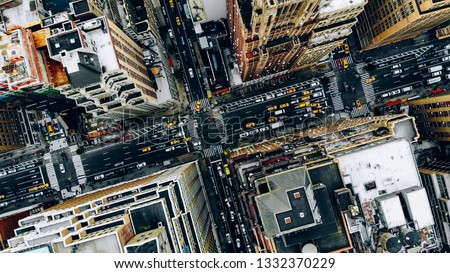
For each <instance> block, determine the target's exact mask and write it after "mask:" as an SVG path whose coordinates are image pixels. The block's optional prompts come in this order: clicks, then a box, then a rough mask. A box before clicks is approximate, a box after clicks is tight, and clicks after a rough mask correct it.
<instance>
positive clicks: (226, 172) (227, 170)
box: [223, 164, 231, 175]
mask: <svg viewBox="0 0 450 273" xmlns="http://www.w3.org/2000/svg"><path fill="white" fill-rule="evenodd" d="M223 167H224V169H225V174H226V175H230V173H231V172H230V168H228V164H223Z"/></svg>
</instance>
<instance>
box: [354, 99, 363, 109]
mask: <svg viewBox="0 0 450 273" xmlns="http://www.w3.org/2000/svg"><path fill="white" fill-rule="evenodd" d="M355 103H356V107H357V108H358V110H361V109H362V108H363V107H362V104H361V101H360V100H356V101H355Z"/></svg>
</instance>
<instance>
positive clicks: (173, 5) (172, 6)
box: [169, 0, 175, 9]
mask: <svg viewBox="0 0 450 273" xmlns="http://www.w3.org/2000/svg"><path fill="white" fill-rule="evenodd" d="M169 5H170V7H171V8H172V9H174V8H175V4H174V3H173V0H169Z"/></svg>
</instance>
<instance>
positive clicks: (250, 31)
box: [227, 0, 367, 81]
mask: <svg viewBox="0 0 450 273" xmlns="http://www.w3.org/2000/svg"><path fill="white" fill-rule="evenodd" d="M366 2H367V1H365V0H357V1H347V0H314V1H301V0H293V1H280V0H255V1H248V0H228V2H227V8H228V15H229V17H228V21H229V26H230V34H231V38H232V40H233V43H234V49H235V53H236V55H237V59H238V64H239V68H240V70H241V74H242V78H243V80H244V81H248V80H252V79H257V78H259V77H262V76H266V75H270V74H274V73H279V72H283V71H295V70H298V69H301V68H304V67H308V66H312V65H315V64H316V63H317V62H318V61H319V60H320V59H322V58H323V57H325V56H326V55H327V54H328V53H330V52H331V50H333V49H334V48H335V47H336V46H337V45H339V44H340V43H341V42H342V41H343V40H344V39H345V38H346V37H347V36H348V35H350V34H351V33H352V30H351V27H352V26H354V25H355V24H356V23H357V20H356V16H357V15H358V14H359V13H361V12H362V10H363V8H364V5H365V4H366Z"/></svg>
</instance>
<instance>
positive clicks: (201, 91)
mask: <svg viewBox="0 0 450 273" xmlns="http://www.w3.org/2000/svg"><path fill="white" fill-rule="evenodd" d="M160 1H161V5H163V6H164V8H165V10H166V15H165V16H166V19H167V21H168V22H169V26H170V28H171V29H172V32H173V36H174V40H175V43H176V47H177V48H178V52H179V58H180V60H181V64H182V67H183V70H184V75H185V80H186V81H187V85H188V89H189V90H186V91H187V94H188V99H189V102H194V101H199V100H201V99H203V98H206V97H207V94H206V90H205V88H204V85H203V81H202V80H201V76H200V75H201V73H200V70H199V67H198V61H197V59H196V57H195V53H194V49H193V43H196V42H197V35H196V34H195V30H194V25H193V23H192V20H190V19H187V18H186V16H185V13H184V9H183V6H182V5H183V4H185V1H181V2H180V1H173V4H174V5H173V8H172V7H171V6H170V4H169V0H160ZM177 18H178V22H179V24H178V23H177ZM189 71H191V72H189ZM191 75H192V76H191Z"/></svg>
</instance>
